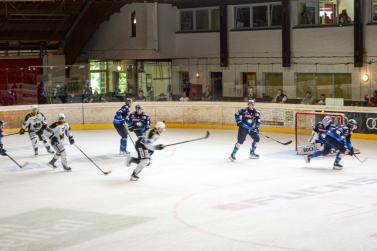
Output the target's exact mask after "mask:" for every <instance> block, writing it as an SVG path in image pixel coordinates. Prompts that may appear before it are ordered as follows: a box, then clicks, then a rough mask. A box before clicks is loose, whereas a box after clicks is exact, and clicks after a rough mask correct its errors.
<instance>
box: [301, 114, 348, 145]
mask: <svg viewBox="0 0 377 251" xmlns="http://www.w3.org/2000/svg"><path fill="white" fill-rule="evenodd" d="M325 116H330V117H331V118H332V120H333V121H334V122H335V123H336V124H337V125H340V124H344V122H345V121H346V116H345V115H344V114H343V113H332V112H296V113H295V141H296V142H295V150H296V151H297V149H298V147H299V146H302V145H307V144H308V143H309V142H308V140H309V138H310V136H311V133H312V127H313V126H314V125H316V124H317V123H318V122H320V121H322V119H323V118H324V117H325Z"/></svg>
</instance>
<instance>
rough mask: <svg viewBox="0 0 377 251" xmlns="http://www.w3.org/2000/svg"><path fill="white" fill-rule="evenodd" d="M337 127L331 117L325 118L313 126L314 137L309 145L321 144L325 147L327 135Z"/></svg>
mask: <svg viewBox="0 0 377 251" xmlns="http://www.w3.org/2000/svg"><path fill="white" fill-rule="evenodd" d="M335 127H336V124H335V123H334V121H333V120H332V118H331V117H330V116H325V117H324V118H323V119H322V121H320V122H318V123H317V124H316V125H315V126H313V131H312V136H311V138H310V139H309V143H312V144H315V143H319V144H321V145H323V143H324V142H323V140H324V139H325V138H326V134H327V132H328V131H329V130H332V129H334V128H335Z"/></svg>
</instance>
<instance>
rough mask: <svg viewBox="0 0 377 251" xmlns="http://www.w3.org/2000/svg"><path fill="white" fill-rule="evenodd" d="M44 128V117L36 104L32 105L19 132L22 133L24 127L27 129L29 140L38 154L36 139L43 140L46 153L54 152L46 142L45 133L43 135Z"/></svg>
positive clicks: (45, 125) (45, 122)
mask: <svg viewBox="0 0 377 251" xmlns="http://www.w3.org/2000/svg"><path fill="white" fill-rule="evenodd" d="M46 128H47V121H46V117H45V116H44V115H43V114H42V113H40V112H39V110H38V107H37V106H33V107H32V110H31V112H30V113H29V114H27V115H26V117H25V120H24V122H23V124H22V127H21V129H20V131H19V134H20V135H23V134H24V133H25V129H28V133H29V138H30V140H31V144H32V146H33V149H34V154H35V155H38V145H37V144H38V139H39V140H40V141H42V142H43V144H44V146H45V147H46V150H47V152H48V153H51V154H53V153H54V151H53V150H52V149H51V146H50V145H49V144H48V142H47V139H46V137H45V135H43V133H44V130H45V129H46Z"/></svg>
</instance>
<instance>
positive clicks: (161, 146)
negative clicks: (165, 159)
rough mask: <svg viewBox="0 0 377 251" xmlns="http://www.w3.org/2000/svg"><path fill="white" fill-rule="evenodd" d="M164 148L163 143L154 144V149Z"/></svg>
mask: <svg viewBox="0 0 377 251" xmlns="http://www.w3.org/2000/svg"><path fill="white" fill-rule="evenodd" d="M164 148H165V146H164V145H163V144H158V145H156V146H155V149H156V150H162V149H164Z"/></svg>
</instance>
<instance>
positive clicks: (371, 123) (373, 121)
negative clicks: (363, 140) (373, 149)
mask: <svg viewBox="0 0 377 251" xmlns="http://www.w3.org/2000/svg"><path fill="white" fill-rule="evenodd" d="M365 125H366V126H367V128H368V129H369V130H377V118H368V119H367V121H366V122H365Z"/></svg>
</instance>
